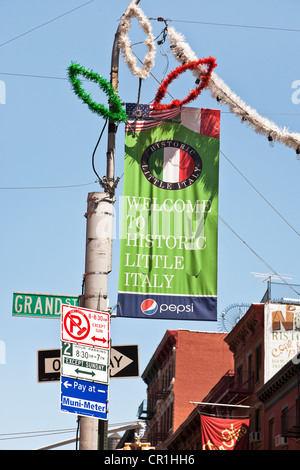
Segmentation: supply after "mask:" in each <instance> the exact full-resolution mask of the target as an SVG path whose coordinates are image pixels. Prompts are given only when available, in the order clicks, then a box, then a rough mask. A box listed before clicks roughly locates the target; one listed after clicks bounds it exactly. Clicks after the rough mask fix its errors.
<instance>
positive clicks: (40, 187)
mask: <svg viewBox="0 0 300 470" xmlns="http://www.w3.org/2000/svg"><path fill="white" fill-rule="evenodd" d="M95 183H97V181H92V182H91V183H82V184H69V185H63V186H0V190H25V189H30V190H31V189H65V188H79V187H80V186H89V185H91V184H95Z"/></svg>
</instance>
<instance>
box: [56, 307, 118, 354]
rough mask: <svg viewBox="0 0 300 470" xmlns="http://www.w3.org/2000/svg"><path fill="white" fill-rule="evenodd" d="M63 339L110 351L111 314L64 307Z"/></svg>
mask: <svg viewBox="0 0 300 470" xmlns="http://www.w3.org/2000/svg"><path fill="white" fill-rule="evenodd" d="M61 339H62V341H66V342H71V343H79V344H85V345H87V346H96V347H99V348H103V349H109V346H110V345H109V313H107V312H98V311H95V310H89V309H86V308H82V307H71V306H70V305H62V314H61Z"/></svg>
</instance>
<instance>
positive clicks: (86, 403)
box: [60, 377, 108, 420]
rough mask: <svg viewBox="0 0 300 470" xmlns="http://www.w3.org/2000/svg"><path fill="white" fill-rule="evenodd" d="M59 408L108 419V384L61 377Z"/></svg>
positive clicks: (68, 411)
mask: <svg viewBox="0 0 300 470" xmlns="http://www.w3.org/2000/svg"><path fill="white" fill-rule="evenodd" d="M60 383H61V396H60V410H61V411H63V412H67V413H75V414H78V415H82V416H90V417H92V418H97V419H103V420H107V419H108V410H107V408H108V385H106V384H100V383H94V382H88V381H86V380H79V379H72V378H70V377H61V382H60Z"/></svg>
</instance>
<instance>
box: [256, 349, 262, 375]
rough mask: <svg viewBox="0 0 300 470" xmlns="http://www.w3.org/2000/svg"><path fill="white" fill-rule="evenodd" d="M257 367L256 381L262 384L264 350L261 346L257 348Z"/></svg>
mask: <svg viewBox="0 0 300 470" xmlns="http://www.w3.org/2000/svg"><path fill="white" fill-rule="evenodd" d="M255 356H256V367H255V380H256V382H260V380H261V378H262V348H261V345H260V346H258V347H257V348H256V351H255Z"/></svg>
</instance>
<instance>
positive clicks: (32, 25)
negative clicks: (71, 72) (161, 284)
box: [0, 0, 300, 449]
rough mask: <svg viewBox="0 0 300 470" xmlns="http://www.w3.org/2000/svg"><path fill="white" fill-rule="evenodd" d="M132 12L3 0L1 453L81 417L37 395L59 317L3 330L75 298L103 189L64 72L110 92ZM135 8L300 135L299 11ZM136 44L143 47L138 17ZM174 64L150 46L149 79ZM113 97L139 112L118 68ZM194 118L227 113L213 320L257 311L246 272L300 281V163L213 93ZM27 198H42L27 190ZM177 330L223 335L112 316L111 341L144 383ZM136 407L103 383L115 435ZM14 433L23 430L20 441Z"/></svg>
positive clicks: (208, 5) (91, 141)
mask: <svg viewBox="0 0 300 470" xmlns="http://www.w3.org/2000/svg"><path fill="white" fill-rule="evenodd" d="M85 3H86V4H85ZM128 3H129V0H114V1H110V2H105V1H103V0H94V1H90V2H84V1H82V2H80V0H76V1H75V0H63V1H61V0H60V1H58V0H52V1H51V2H50V1H47V0H44V1H38V0H27V1H26V2H24V1H22V0H10V1H8V0H0V19H1V23H0V80H1V82H0V83H1V85H2V90H3V89H4V88H5V96H3V91H2V97H1V95H0V123H1V124H0V159H1V172H0V213H1V243H0V263H1V264H0V266H1V283H0V292H1V304H0V341H1V343H0V344H1V346H2V357H1V358H0V359H1V360H0V449H36V448H38V447H41V446H43V445H46V444H50V443H52V442H57V441H60V440H63V439H67V438H71V437H75V428H76V424H77V423H76V416H75V415H71V414H66V413H62V412H60V411H59V383H58V382H56V383H44V384H43V383H38V382H37V351H38V350H39V349H52V348H59V347H60V325H59V320H51V319H37V318H19V317H12V296H13V292H37V293H49V294H51V293H52V294H61V295H63V294H66V295H79V294H80V292H81V284H82V275H83V273H84V261H85V230H86V219H85V217H84V213H85V211H86V204H87V202H86V201H87V194H88V192H90V191H101V190H102V189H101V188H100V187H99V185H98V184H96V183H95V180H96V177H95V174H94V172H93V169H92V165H91V156H92V152H93V150H94V147H95V145H96V142H97V140H98V136H99V133H100V131H101V129H102V126H103V123H104V121H103V120H102V118H100V117H98V116H96V115H94V114H92V113H91V112H90V111H89V109H88V108H87V107H86V106H85V105H83V104H82V103H81V102H80V101H79V99H78V98H77V97H76V96H75V95H74V93H73V92H72V91H71V89H70V85H69V83H68V81H67V79H66V69H67V67H68V65H70V63H71V61H76V62H79V63H80V64H81V65H82V66H84V67H86V68H90V69H93V70H94V71H95V72H98V73H99V74H101V75H102V76H103V77H105V78H107V79H109V77H110V60H111V50H112V45H113V40H114V34H115V32H116V29H117V26H118V22H119V19H120V17H121V15H122V13H123V12H124V10H125V8H126V7H127V5H128ZM84 4H85V5H84ZM81 5H84V6H82V7H81V8H78V9H76V10H74V11H72V12H71V10H73V9H74V8H76V7H80V6H81ZM140 6H141V8H142V9H143V11H144V12H145V14H146V15H147V16H148V17H152V18H157V17H159V16H161V17H163V18H165V19H168V20H170V21H169V24H170V25H173V26H174V27H175V28H176V30H177V31H179V32H181V33H183V34H184V36H185V38H186V40H187V42H188V43H189V44H190V46H191V47H192V49H193V50H194V52H195V53H196V54H197V56H198V57H199V58H203V57H207V56H209V55H212V56H214V57H215V58H216V60H217V63H218V66H217V68H216V69H215V71H216V73H217V74H218V75H219V76H220V77H221V78H222V79H223V80H224V81H225V83H227V84H228V85H229V86H230V88H231V89H232V90H233V91H234V92H235V93H236V94H237V95H238V96H240V97H241V98H242V99H243V100H244V101H245V102H246V103H247V104H249V105H250V106H251V107H253V108H255V109H256V110H257V111H258V112H259V113H260V114H261V115H263V116H266V117H268V118H270V119H272V120H273V121H274V122H275V123H276V124H278V125H279V126H280V127H284V126H286V127H287V128H289V129H290V130H291V131H295V132H299V131H300V119H299V118H300V104H298V103H297V99H296V101H295V100H294V102H293V100H292V96H293V93H294V92H295V91H296V89H293V88H292V84H293V82H294V81H296V80H300V69H299V44H300V28H299V17H300V5H299V2H298V1H296V0H286V1H285V2H282V1H279V0H272V1H271V0H252V1H251V2H245V1H244V2H241V1H240V0H228V1H227V2H224V1H222V0H211V1H209V2H207V1H206V2H204V1H202V0H197V1H196V0H187V1H186V2H181V1H178V0H164V1H163V2H162V1H161V0H151V1H150V0H141V2H140ZM51 20H53V21H51ZM171 20H172V21H171ZM152 25H153V33H154V35H155V36H156V35H158V34H159V33H160V32H161V31H162V29H163V26H164V24H163V23H160V22H157V21H152ZM130 38H131V40H132V42H138V41H143V39H144V36H143V34H142V33H141V30H140V28H139V27H138V25H137V22H136V21H135V20H134V21H133V22H132V29H131V31H130ZM134 51H135V52H136V54H138V55H139V57H140V58H141V59H142V58H143V56H144V52H145V48H144V46H143V45H139V46H134ZM176 66H178V63H177V62H176V61H175V60H174V58H173V56H172V54H171V53H170V51H169V43H168V41H167V42H166V43H165V44H164V45H163V46H162V48H160V47H159V46H158V48H157V54H156V59H155V67H154V68H153V69H152V73H153V75H154V76H155V77H156V78H157V80H158V81H161V80H162V78H163V77H164V76H166V74H168V73H169V72H170V71H171V70H173V69H174V68H175V67H176ZM193 84H194V78H192V76H191V74H189V73H187V74H185V75H184V76H181V78H180V79H178V80H177V83H176V84H175V83H174V84H173V85H171V86H170V89H169V90H170V92H171V93H172V95H173V96H174V95H175V97H176V98H179V99H182V98H183V97H184V96H185V95H186V92H187V90H189V89H190V88H192V87H193ZM4 85H5V87H4ZM172 86H173V88H172ZM157 87H158V84H157V82H156V81H155V80H154V79H153V78H152V77H150V78H148V79H147V80H146V81H144V83H143V85H142V92H141V100H140V102H143V103H149V102H150V101H151V100H152V99H153V98H154V96H155V93H156V90H157ZM298 87H299V85H298ZM91 90H92V93H93V96H94V97H95V100H96V101H98V102H99V103H106V102H107V101H106V96H105V95H104V94H103V92H101V91H98V90H97V88H96V87H94V88H92V87H91ZM119 94H120V97H121V98H122V100H123V101H124V102H136V100H137V94H138V78H137V77H133V76H132V74H131V72H130V71H129V69H128V68H127V66H126V64H125V62H124V60H123V58H122V56H120V71H119ZM299 96H300V95H299ZM4 98H5V99H4ZM295 98H297V96H296V95H295ZM191 106H193V107H210V108H217V109H220V110H221V138H220V148H221V151H222V152H223V153H224V154H225V155H226V157H227V158H228V159H229V161H228V160H227V159H226V158H224V156H223V155H221V156H220V178H219V180H220V196H219V215H220V216H221V217H222V219H223V220H224V221H226V223H227V224H228V225H229V226H230V227H231V228H232V229H233V231H234V232H235V233H234V232H233V231H232V230H230V229H229V228H228V226H226V225H225V224H224V223H223V222H222V221H220V222H219V253H218V314H219V315H221V313H222V311H223V310H224V309H226V308H227V307H228V306H230V305H232V304H236V303H252V302H259V301H260V300H261V298H262V296H263V294H264V292H265V290H266V287H267V286H266V282H263V281H262V279H261V278H257V277H255V276H254V275H253V273H254V272H256V273H265V274H266V277H267V275H268V274H272V271H271V270H270V269H269V268H270V267H271V268H272V269H273V270H274V271H276V272H277V273H280V274H281V275H285V276H288V277H290V278H291V280H289V282H293V283H294V284H300V279H299V231H300V224H299V202H300V201H299V173H300V161H298V160H297V155H296V153H295V151H294V150H292V149H289V148H287V147H285V146H284V145H282V144H277V143H275V145H274V146H273V147H272V146H270V143H269V142H268V139H267V138H266V137H265V136H261V135H258V134H256V133H255V132H254V131H253V130H252V129H251V128H249V127H247V125H246V124H245V123H241V121H240V119H239V118H237V117H236V116H234V115H232V114H231V113H230V112H229V109H228V108H227V107H226V106H224V105H222V104H219V103H218V102H217V101H216V100H214V99H212V98H211V95H210V92H209V91H208V90H206V91H204V92H203V93H202V94H201V95H200V97H199V98H198V99H197V100H196V101H195V102H193V103H192V104H191ZM106 146H107V133H106V132H105V134H104V136H103V138H102V141H101V143H100V145H99V148H98V151H97V153H96V168H97V171H98V173H99V175H100V176H103V175H104V174H105V171H106ZM123 160H124V124H121V125H120V126H119V129H118V134H117V144H116V174H115V176H116V177H117V176H120V177H121V176H122V174H123ZM230 162H231V163H232V164H233V165H235V166H236V167H237V168H238V169H239V171H240V172H241V173H242V174H243V175H244V177H245V178H247V179H248V181H250V182H251V183H252V184H253V185H254V186H255V187H256V188H257V189H258V190H259V191H260V193H261V194H262V195H263V196H264V198H265V199H263V198H262V197H261V196H260V195H259V194H258V192H257V191H255V190H254V189H253V187H252V186H251V185H250V184H249V183H248V182H247V181H246V180H245V178H244V177H242V176H241V174H240V173H238V172H237V170H236V169H235V168H234V167H233V165H232V164H231V163H230ZM72 185H74V187H68V188H66V187H64V186H72ZM33 187H39V188H40V189H28V188H33ZM49 187H50V188H49ZM21 188H27V189H21ZM121 195H122V179H121V182H120V184H119V186H118V188H117V193H116V196H117V202H116V205H115V209H116V221H117V224H118V219H119V207H118V203H119V197H120V196H121ZM266 200H267V201H268V202H269V203H270V204H272V206H273V207H275V208H276V210H277V211H278V212H279V213H280V214H282V216H283V217H284V218H285V219H286V221H288V222H289V224H290V225H288V224H287V223H286V222H285V221H284V220H283V219H282V218H281V217H279V216H278V214H277V213H276V212H275V211H274V210H273V209H272V208H271V207H270V205H269V204H268V203H267V202H266ZM291 226H292V227H291ZM297 232H298V233H297ZM117 233H119V232H118V230H117ZM236 234H238V236H239V237H240V238H239V237H238V236H237V235H236ZM241 239H242V240H243V241H244V242H245V243H244V242H243V241H242V240H241ZM119 245H120V243H119V239H118V238H117V237H116V239H115V240H114V242H113V271H112V273H111V274H110V275H109V300H110V305H111V306H114V305H116V303H117V284H118V273H119V264H118V260H119ZM254 252H255V253H256V254H257V255H258V256H256V254H255V253H254ZM286 296H288V297H294V296H295V294H294V293H293V292H292V291H290V292H289V293H288V295H287V294H286ZM180 328H181V329H192V330H201V331H218V324H217V323H203V322H182V321H165V320H155V319H145V320H143V319H135V320H134V319H127V318H112V321H111V338H112V343H113V344H114V345H122V344H124V345H125V344H138V345H139V353H140V372H141V373H142V372H143V371H144V370H145V368H146V366H147V364H148V362H149V360H150V359H151V357H152V354H153V353H154V351H155V349H156V347H157V346H158V344H159V343H160V341H161V339H162V338H163V336H164V334H165V332H166V330H167V329H180ZM3 347H4V352H3ZM200 360H201V358H200V357H199V361H200ZM216 360H217V358H216V357H213V358H212V361H216ZM145 398H146V385H145V383H144V382H143V381H142V379H141V378H134V379H113V380H111V381H110V402H109V424H110V426H112V425H113V424H116V423H124V422H128V421H135V420H136V419H137V409H138V406H139V405H140V403H141V402H142V400H143V399H145ZM201 398H202V397H199V399H201ZM64 429H71V430H72V431H71V432H69V433H65V434H57V435H51V436H49V435H48V436H37V437H34V438H28V437H27V436H28V434H27V435H25V434H24V433H32V432H37V434H44V431H50V430H64ZM9 433H22V438H18V439H16V437H18V436H16V435H15V434H11V435H8V434H9ZM24 436H26V437H24ZM69 448H74V445H73V446H69Z"/></svg>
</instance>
